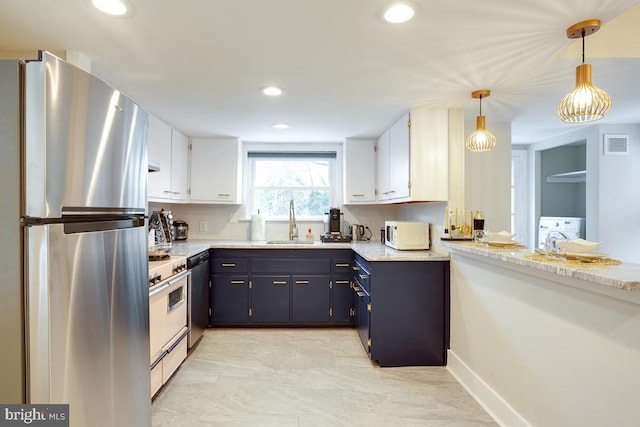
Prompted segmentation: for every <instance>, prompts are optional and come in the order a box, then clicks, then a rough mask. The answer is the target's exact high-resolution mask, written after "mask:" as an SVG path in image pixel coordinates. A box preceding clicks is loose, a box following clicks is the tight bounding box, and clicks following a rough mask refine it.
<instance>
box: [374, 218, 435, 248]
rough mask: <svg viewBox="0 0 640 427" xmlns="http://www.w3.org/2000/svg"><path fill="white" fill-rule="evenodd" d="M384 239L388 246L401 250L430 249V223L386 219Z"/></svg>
mask: <svg viewBox="0 0 640 427" xmlns="http://www.w3.org/2000/svg"><path fill="white" fill-rule="evenodd" d="M384 228H385V233H384V239H385V242H384V243H385V244H386V245H387V246H391V247H392V248H394V249H399V250H424V249H429V223H428V222H412V221H385V222H384Z"/></svg>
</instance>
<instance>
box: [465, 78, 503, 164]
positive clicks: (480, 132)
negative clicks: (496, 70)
mask: <svg viewBox="0 0 640 427" xmlns="http://www.w3.org/2000/svg"><path fill="white" fill-rule="evenodd" d="M489 95H491V91H489V90H488V89H482V90H476V91H474V92H471V97H472V98H473V99H478V98H479V99H480V115H479V116H477V117H476V130H475V131H474V132H473V133H472V134H471V135H469V137H468V138H467V143H466V146H467V150H469V151H476V152H480V151H491V150H493V147H495V145H496V137H495V136H493V134H492V133H491V132H489V131H488V130H487V129H486V128H485V122H484V116H483V115H482V98H486V97H488V96H489Z"/></svg>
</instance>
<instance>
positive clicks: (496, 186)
mask: <svg viewBox="0 0 640 427" xmlns="http://www.w3.org/2000/svg"><path fill="white" fill-rule="evenodd" d="M487 129H488V130H489V131H491V133H493V134H494V135H495V137H496V141H497V142H496V146H495V148H494V149H493V150H491V151H489V152H484V153H473V152H470V151H467V152H466V154H465V160H464V161H465V168H464V174H465V190H464V193H465V206H464V207H465V208H466V209H472V210H480V211H482V213H483V214H484V216H485V228H486V229H487V230H490V231H501V230H507V231H508V230H510V229H511V216H510V213H511V123H505V122H488V123H487ZM474 130H475V122H470V121H467V122H465V135H466V136H468V135H469V134H470V133H471V132H473V131H474Z"/></svg>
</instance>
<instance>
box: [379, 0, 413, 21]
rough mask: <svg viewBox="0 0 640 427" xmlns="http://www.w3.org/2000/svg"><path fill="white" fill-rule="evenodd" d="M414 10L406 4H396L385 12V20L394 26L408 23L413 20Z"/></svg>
mask: <svg viewBox="0 0 640 427" xmlns="http://www.w3.org/2000/svg"><path fill="white" fill-rule="evenodd" d="M413 14H414V11H413V8H412V7H411V6H409V5H408V4H406V3H395V4H392V5H391V6H389V8H387V10H385V12H384V20H385V21H387V22H391V23H392V24H400V23H402V22H407V21H408V20H409V19H411V18H413Z"/></svg>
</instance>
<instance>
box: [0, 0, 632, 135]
mask: <svg viewBox="0 0 640 427" xmlns="http://www.w3.org/2000/svg"><path fill="white" fill-rule="evenodd" d="M130 2H131V3H132V4H133V6H134V11H133V13H132V14H131V15H130V16H127V17H121V18H114V17H109V16H106V15H102V14H100V13H98V12H97V11H95V10H93V8H92V7H91V6H90V1H89V0H65V1H56V2H51V1H50V0H29V1H24V0H23V1H15V0H0V51H5V53H4V54H3V56H5V57H6V56H7V53H6V51H11V52H12V53H17V52H33V51H35V50H37V49H45V50H50V51H53V52H57V53H60V52H62V53H64V52H65V51H74V52H80V53H82V54H83V55H86V56H87V57H88V58H90V60H91V66H92V72H93V73H94V74H96V75H99V76H100V77H102V78H103V79H105V80H107V81H108V82H110V83H111V84H113V85H114V86H116V87H118V88H119V89H120V90H122V91H123V92H125V93H127V94H129V95H130V96H131V97H133V98H134V99H135V100H137V101H138V103H140V104H141V105H142V106H143V107H144V108H145V109H147V110H148V111H149V112H151V113H153V114H155V115H157V116H158V117H160V118H161V119H163V120H165V121H166V122H168V123H169V124H171V125H172V126H174V127H176V128H178V129H180V130H181V131H183V132H185V133H186V134H188V135H192V136H207V135H230V136H237V137H240V138H242V139H244V140H251V141H296V142H306V141H340V140H342V139H343V138H345V137H366V136H377V135H379V134H380V133H382V131H383V130H384V129H385V128H386V127H388V126H389V125H390V124H391V123H392V122H393V121H394V120H395V119H397V118H398V117H399V116H400V115H401V114H402V113H403V112H404V111H406V110H407V109H409V108H411V107H415V106H421V105H429V106H434V107H448V108H458V107H463V108H464V109H465V115H466V118H467V119H468V120H473V119H474V117H475V116H476V115H477V114H478V101H477V100H473V99H471V96H470V93H471V91H473V90H476V89H483V88H488V89H490V90H491V92H492V94H491V97H489V98H487V99H485V100H483V103H482V106H483V113H484V114H485V115H486V116H487V127H488V128H489V129H491V122H497V121H511V122H512V130H513V138H512V140H513V142H514V143H529V142H535V141H539V140H541V139H543V138H546V137H549V136H553V135H557V134H560V133H563V132H567V131H571V130H573V129H575V127H576V126H584V125H568V124H564V123H562V122H561V121H560V120H559V119H558V118H557V116H556V113H555V110H556V106H557V104H558V102H559V101H560V99H562V97H563V96H564V95H565V94H566V93H567V92H569V91H570V90H571V89H572V88H573V86H574V82H575V66H576V65H578V64H579V63H580V45H579V43H580V41H577V42H576V41H572V40H569V39H568V38H566V36H565V29H566V28H567V27H569V26H570V25H572V24H574V23H576V22H579V21H582V20H585V19H593V18H596V19H600V20H602V22H603V25H602V29H601V30H600V31H599V32H598V33H596V34H594V35H592V36H590V37H588V38H586V56H587V62H590V63H592V64H593V81H594V84H595V85H596V86H599V87H601V88H602V89H605V90H606V91H608V92H609V93H610V95H611V97H612V99H613V107H612V109H611V111H610V113H609V114H608V115H607V117H605V119H603V120H602V121H601V122H600V123H640V103H639V102H638V101H637V100H638V99H640V81H639V79H638V77H637V76H638V75H640V42H639V41H638V40H640V38H639V37H637V23H638V22H640V0H562V1H558V0H491V1H479V0H448V1H443V0H414V1H412V2H411V3H413V4H414V5H415V6H416V7H417V12H416V15H415V17H414V19H413V20H411V21H409V22H408V23H405V24H395V25H392V24H387V23H384V22H383V21H382V20H381V19H380V13H381V10H382V9H383V7H384V6H386V5H387V4H389V3H391V1H384V0H226V1H225V0H179V1H177V0H174V1H170V0H130ZM576 44H578V46H575V45H576ZM9 56H10V54H9ZM267 84H277V85H281V86H283V87H285V88H286V94H285V95H284V96H282V97H280V98H277V99H273V98H266V97H264V96H263V95H261V94H259V93H258V89H259V88H260V87H262V86H265V85H267ZM277 122H286V123H290V124H291V125H292V127H291V128H290V129H288V130H284V131H282V130H280V131H278V130H274V129H272V128H271V126H270V125H271V124H272V123H277Z"/></svg>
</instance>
